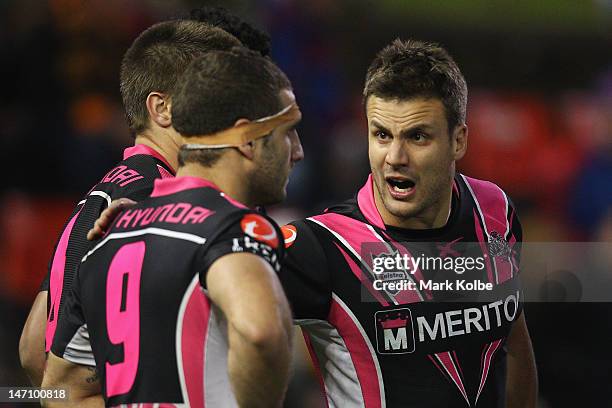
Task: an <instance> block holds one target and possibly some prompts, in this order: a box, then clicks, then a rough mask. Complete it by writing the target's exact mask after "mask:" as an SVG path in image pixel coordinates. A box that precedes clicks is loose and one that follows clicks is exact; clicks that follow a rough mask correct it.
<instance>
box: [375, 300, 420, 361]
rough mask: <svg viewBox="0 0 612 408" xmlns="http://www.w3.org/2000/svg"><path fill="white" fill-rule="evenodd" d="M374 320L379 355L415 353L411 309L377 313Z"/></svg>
mask: <svg viewBox="0 0 612 408" xmlns="http://www.w3.org/2000/svg"><path fill="white" fill-rule="evenodd" d="M374 319H375V321H376V347H377V349H378V353H379V354H404V353H412V352H414V349H415V344H414V328H413V326H412V313H411V312H410V309H408V308H402V309H394V310H385V311H381V312H376V313H375V314H374Z"/></svg>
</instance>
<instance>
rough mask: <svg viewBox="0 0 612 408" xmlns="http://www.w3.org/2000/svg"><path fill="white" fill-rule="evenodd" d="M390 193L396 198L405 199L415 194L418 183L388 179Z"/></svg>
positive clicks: (401, 179)
mask: <svg viewBox="0 0 612 408" xmlns="http://www.w3.org/2000/svg"><path fill="white" fill-rule="evenodd" d="M385 181H386V182H387V185H388V187H389V192H390V193H391V195H392V196H393V197H395V198H405V197H407V196H409V195H410V194H412V193H413V192H414V187H415V185H416V183H415V182H414V181H412V180H410V179H407V178H403V177H402V178H399V177H386V178H385Z"/></svg>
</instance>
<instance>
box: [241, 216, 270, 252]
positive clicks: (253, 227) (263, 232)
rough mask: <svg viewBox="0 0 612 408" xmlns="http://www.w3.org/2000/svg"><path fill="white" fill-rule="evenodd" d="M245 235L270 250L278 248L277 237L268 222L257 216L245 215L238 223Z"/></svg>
mask: <svg viewBox="0 0 612 408" xmlns="http://www.w3.org/2000/svg"><path fill="white" fill-rule="evenodd" d="M240 227H241V228H242V231H244V233H245V234H247V235H248V236H250V237H253V238H255V239H256V240H258V241H261V242H264V243H266V244H268V245H269V246H271V247H272V248H278V235H277V234H276V230H275V229H274V226H273V225H272V223H270V221H268V220H267V219H265V218H264V217H262V216H261V215H258V214H247V215H245V216H244V217H243V218H242V220H241V221H240Z"/></svg>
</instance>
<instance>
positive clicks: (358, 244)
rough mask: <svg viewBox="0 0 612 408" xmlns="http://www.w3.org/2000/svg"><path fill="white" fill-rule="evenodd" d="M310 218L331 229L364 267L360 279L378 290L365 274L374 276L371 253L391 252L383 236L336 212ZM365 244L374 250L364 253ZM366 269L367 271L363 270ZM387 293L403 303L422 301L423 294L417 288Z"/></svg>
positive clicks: (370, 289) (369, 287) (370, 287)
mask: <svg viewBox="0 0 612 408" xmlns="http://www.w3.org/2000/svg"><path fill="white" fill-rule="evenodd" d="M309 219H310V220H313V221H315V222H316V223H318V224H319V225H321V226H322V227H324V228H325V229H327V230H328V231H330V232H331V233H332V234H333V235H334V236H335V237H336V238H337V239H338V240H339V241H340V243H341V244H342V245H343V246H344V247H345V248H346V249H347V250H348V251H349V252H350V253H352V254H353V255H354V256H355V257H356V258H357V259H358V260H359V262H360V264H361V265H362V266H363V268H364V269H363V270H360V271H359V275H358V276H357V277H358V279H359V280H360V281H361V282H362V283H363V284H365V285H367V286H366V288H367V289H368V290H369V291H370V292H378V291H377V290H376V289H374V287H373V283H372V281H371V280H370V279H368V278H367V277H366V276H363V274H364V273H369V274H370V277H371V278H373V277H374V272H372V262H373V261H372V256H371V255H372V254H376V255H378V254H381V253H388V252H389V248H388V244H387V243H386V242H385V241H384V240H383V239H382V237H380V236H379V235H378V234H377V233H376V232H375V231H374V230H373V228H372V227H371V226H370V225H368V224H365V223H363V222H361V221H358V220H355V219H353V218H350V217H346V216H344V215H340V214H336V213H325V214H322V215H317V216H314V217H311V218H309ZM363 244H368V247H367V248H368V250H372V252H371V253H362V252H363V250H362V249H363V248H364V247H363ZM404 251H405V250H404ZM364 270H365V271H366V272H363V271H364ZM417 276H418V275H417ZM387 295H388V296H389V297H392V298H393V299H394V300H395V301H396V302H398V303H401V304H405V303H414V302H420V301H421V295H420V293H419V292H418V291H416V290H403V291H400V292H399V293H398V294H397V295H395V296H393V295H391V294H390V293H387ZM377 298H378V297H377Z"/></svg>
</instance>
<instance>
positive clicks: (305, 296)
mask: <svg viewBox="0 0 612 408" xmlns="http://www.w3.org/2000/svg"><path fill="white" fill-rule="evenodd" d="M282 231H283V235H284V237H285V247H286V251H287V255H286V257H285V262H284V265H283V269H282V272H281V274H280V279H281V283H282V285H283V288H284V289H285V293H286V295H287V299H289V303H290V304H291V307H292V309H293V314H294V319H295V320H296V324H300V320H307V319H321V320H325V319H326V318H327V315H328V314H329V307H330V304H331V280H330V275H329V268H328V265H327V257H326V255H325V252H324V251H323V248H322V247H321V244H320V243H319V241H318V239H317V237H316V235H315V233H314V232H313V230H312V229H311V227H310V226H309V225H308V223H307V222H306V221H296V222H293V223H291V224H288V225H285V226H284V227H283V228H282Z"/></svg>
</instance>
